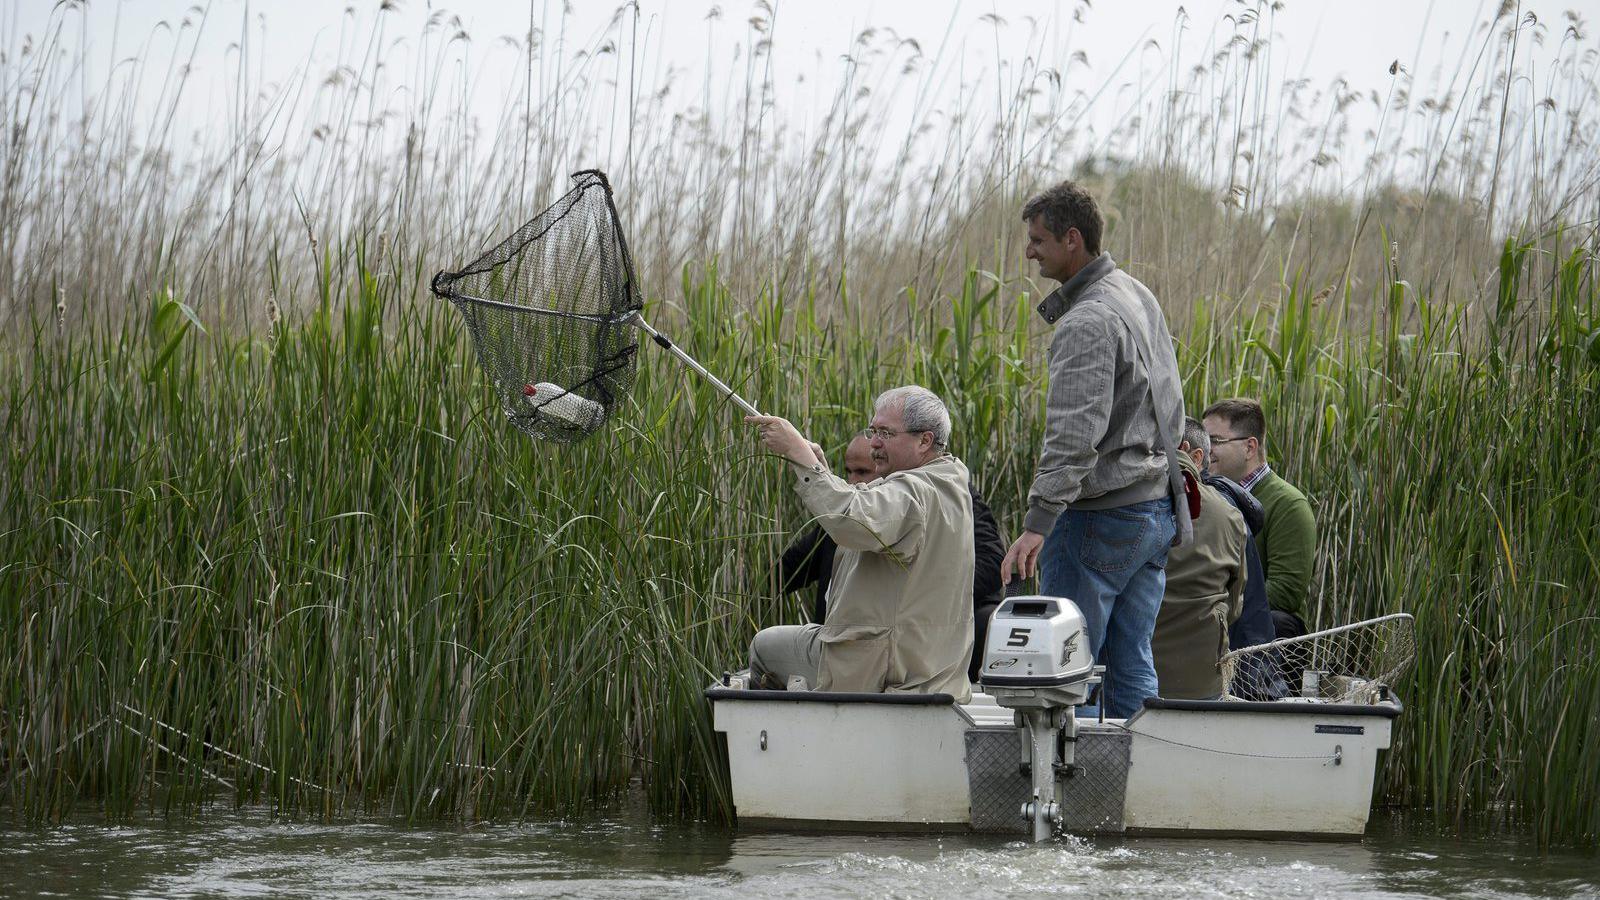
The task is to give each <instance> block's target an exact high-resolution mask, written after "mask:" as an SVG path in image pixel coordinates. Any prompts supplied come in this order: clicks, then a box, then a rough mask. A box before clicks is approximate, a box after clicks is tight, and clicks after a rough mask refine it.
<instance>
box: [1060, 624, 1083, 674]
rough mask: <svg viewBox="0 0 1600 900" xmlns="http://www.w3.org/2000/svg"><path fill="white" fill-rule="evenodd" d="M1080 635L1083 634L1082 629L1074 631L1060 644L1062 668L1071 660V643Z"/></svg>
mask: <svg viewBox="0 0 1600 900" xmlns="http://www.w3.org/2000/svg"><path fill="white" fill-rule="evenodd" d="M1082 633H1083V630H1082V629H1079V630H1077V631H1074V632H1073V633H1072V634H1071V635H1070V636H1068V638H1067V639H1066V640H1064V641H1062V642H1061V665H1062V666H1066V664H1067V663H1068V662H1069V661H1070V660H1071V659H1072V650H1073V647H1072V642H1073V641H1074V640H1076V639H1077V637H1078V635H1080V634H1082Z"/></svg>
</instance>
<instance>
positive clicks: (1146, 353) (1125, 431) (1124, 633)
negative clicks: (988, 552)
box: [1000, 182, 1198, 718]
mask: <svg viewBox="0 0 1600 900" xmlns="http://www.w3.org/2000/svg"><path fill="white" fill-rule="evenodd" d="M1022 219H1023V221H1024V222H1026V223H1028V258H1029V259H1033V260H1037V261H1038V263H1039V274H1040V275H1041V276H1043V277H1045V278H1052V279H1055V280H1057V281H1059V282H1061V287H1059V288H1057V289H1056V291H1055V292H1054V293H1052V294H1051V295H1050V296H1048V297H1046V298H1045V299H1044V302H1042V303H1040V304H1039V306H1038V311H1039V315H1041V316H1043V317H1044V320H1045V321H1046V322H1049V323H1050V324H1052V325H1053V326H1055V333H1054V334H1053V335H1052V336H1051V338H1050V360H1049V373H1050V389H1049V394H1048V396H1047V399H1046V418H1045V439H1044V448H1043V450H1042V451H1041V452H1040V454H1039V468H1038V471H1037V473H1036V474H1035V476H1034V480H1033V487H1032V489H1030V490H1029V492H1028V512H1027V516H1026V518H1024V520H1023V532H1022V535H1021V537H1019V538H1017V540H1016V541H1015V543H1013V544H1012V545H1011V549H1010V551H1009V552H1008V553H1007V554H1006V559H1005V562H1004V563H1002V564H1001V567H1000V573H1001V577H1002V578H1003V579H1005V580H1006V581H1007V582H1009V581H1010V578H1011V573H1012V572H1013V571H1016V572H1017V574H1019V575H1020V576H1021V577H1023V578H1028V577H1031V576H1032V575H1033V574H1034V572H1035V571H1037V572H1038V573H1039V589H1040V592H1041V593H1043V594H1047V595H1050V596H1054V597H1066V598H1068V599H1070V600H1071V601H1073V603H1075V604H1077V606H1078V608H1079V610H1081V611H1082V613H1083V617H1084V623H1085V626H1086V627H1087V629H1088V632H1089V635H1088V637H1089V646H1090V647H1091V648H1092V652H1093V654H1094V657H1095V660H1096V661H1097V662H1100V663H1102V664H1104V665H1105V666H1106V684H1105V687H1104V689H1103V698H1102V699H1103V703H1104V706H1105V710H1106V714H1107V715H1108V716H1110V717H1112V718H1127V717H1129V716H1131V715H1133V714H1134V713H1135V712H1137V711H1138V710H1139V709H1140V708H1141V707H1142V706H1143V705H1144V700H1145V698H1146V697H1154V696H1156V695H1157V683H1156V670H1155V663H1154V660H1153V658H1152V656H1151V653H1150V635H1151V633H1152V632H1153V631H1154V630H1155V623H1156V614H1157V613H1158V612H1159V610H1160V608H1161V596H1162V593H1163V592H1164V591H1165V589H1166V571H1165V569H1166V564H1167V550H1168V548H1169V547H1171V546H1173V545H1174V544H1176V543H1179V542H1180V541H1185V540H1188V539H1189V535H1190V534H1192V526H1191V523H1190V512H1191V508H1190V506H1189V504H1188V502H1186V501H1185V488H1184V475H1183V472H1182V469H1181V468H1180V466H1179V463H1178V441H1179V439H1180V437H1181V435H1182V433H1183V390H1182V385H1181V383H1180V381H1179V378H1178V362H1177V357H1176V355H1175V354H1174V353H1173V349H1172V336H1171V334H1169V333H1168V331H1167V324H1166V319H1165V318H1164V316H1163V315H1162V312H1161V308H1160V306H1158V305H1157V304H1156V300H1155V297H1154V296H1153V295H1151V293H1150V291H1149V289H1148V288H1146V287H1145V286H1144V285H1143V284H1140V283H1139V282H1138V281H1137V280H1136V279H1134V278H1133V277H1132V276H1130V275H1129V274H1128V273H1126V272H1124V271H1122V270H1121V269H1119V268H1117V264H1116V263H1115V262H1113V261H1112V259H1111V255H1110V254H1109V253H1102V252H1101V250H1100V233H1101V231H1102V229H1103V225H1104V223H1103V220H1102V218H1101V216H1100V210H1099V208H1098V207H1097V206H1096V205H1095V202H1094V198H1093V197H1091V196H1090V195H1089V193H1088V192H1087V191H1085V190H1084V189H1083V188H1081V187H1079V186H1078V185H1076V184H1073V183H1072V182H1064V183H1062V184H1060V185H1057V186H1056V187H1053V188H1051V189H1049V190H1047V191H1045V192H1044V193H1042V194H1040V195H1038V196H1037V197H1034V198H1033V199H1032V200H1029V201H1028V203H1027V205H1025V206H1024V207H1023V209H1022ZM1197 496H1198V495H1197ZM1089 711H1092V710H1089Z"/></svg>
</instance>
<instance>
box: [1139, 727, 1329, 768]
mask: <svg viewBox="0 0 1600 900" xmlns="http://www.w3.org/2000/svg"><path fill="white" fill-rule="evenodd" d="M1116 727H1118V728H1121V729H1122V730H1123V731H1126V732H1127V733H1128V734H1131V735H1138V736H1139V737H1143V738H1149V739H1150V740H1152V741H1160V742H1161V743H1163V744H1171V745H1173V746H1174V747H1183V748H1185V749H1188V750H1199V751H1201V752H1202V753H1220V754H1222V755H1223V756H1244V757H1248V758H1250V759H1319V760H1322V761H1323V762H1324V763H1329V762H1339V761H1340V760H1342V759H1343V757H1344V754H1343V753H1342V752H1341V751H1340V750H1339V749H1338V748H1337V747H1335V749H1334V750H1333V752H1331V753H1322V754H1313V755H1310V756H1289V755H1284V754H1279V753H1245V752H1244V751H1242V750H1221V749H1218V748H1216V747H1201V746H1200V745H1198V744H1185V743H1184V742H1183V741H1175V740H1173V739H1172V738H1164V737H1160V736H1158V735H1154V734H1151V733H1150V732H1148V731H1134V730H1133V729H1132V728H1129V727H1128V726H1126V725H1118V726H1116Z"/></svg>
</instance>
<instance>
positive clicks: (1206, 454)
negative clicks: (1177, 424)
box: [1183, 416, 1211, 471]
mask: <svg viewBox="0 0 1600 900" xmlns="http://www.w3.org/2000/svg"><path fill="white" fill-rule="evenodd" d="M1183 442H1184V443H1185V444H1188V445H1189V446H1190V447H1191V448H1195V449H1198V450H1199V451H1200V469H1201V471H1205V470H1207V469H1210V468H1211V435H1210V433H1208V432H1207V431H1206V427H1205V426H1204V425H1201V424H1200V420H1199V419H1196V418H1195V417H1194V416H1184V417H1183Z"/></svg>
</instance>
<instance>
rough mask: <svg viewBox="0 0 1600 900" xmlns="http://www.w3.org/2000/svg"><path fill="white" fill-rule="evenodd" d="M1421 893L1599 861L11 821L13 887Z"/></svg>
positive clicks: (1289, 845)
mask: <svg viewBox="0 0 1600 900" xmlns="http://www.w3.org/2000/svg"><path fill="white" fill-rule="evenodd" d="M1040 893H1061V894H1071V895H1075V896H1084V897H1098V896H1119V897H1120V896H1149V897H1197V896H1198V897H1204V896H1214V897H1236V896H1238V897H1243V896H1253V897H1268V898H1271V900H1281V898H1294V897H1326V896H1331V895H1339V896H1356V897H1422V896H1430V897H1432V896H1475V897H1482V896H1489V897H1512V896H1540V897H1556V896H1578V895H1594V894H1596V893H1600V862H1597V860H1596V859H1595V858H1593V857H1590V856H1585V855H1581V854H1572V853H1568V854H1560V853H1557V854H1552V855H1550V856H1543V857H1541V856H1538V855H1536V854H1534V853H1532V852H1531V851H1530V850H1528V849H1527V848H1525V847H1521V846H1519V845H1518V844H1517V843H1516V842H1514V841H1507V840H1506V839H1504V838H1495V839H1487V838H1484V839H1474V840H1465V841H1456V840H1448V839H1442V838H1436V837H1432V836H1429V835H1427V834H1425V833H1423V832H1419V831H1417V830H1414V829H1406V828H1403V827H1400V826H1397V825H1396V824H1394V823H1385V822H1378V823H1376V824H1375V826H1374V828H1373V829H1372V832H1371V833H1370V834H1369V836H1368V837H1367V839H1366V840H1364V841H1362V842H1360V843H1302V842H1289V841H1284V842H1267V841H1241V840H1230V839H1220V838H1210V839H1188V840H1179V839H1137V838H1130V839H1095V840H1086V839H1079V838H1066V839H1063V840H1060V841H1058V842H1056V843H1054V844H1050V845H1046V846H1038V847H1036V846H1032V845H1029V844H1024V843H1020V842H1008V841H1006V840H1004V839H1003V838H1000V837H994V836H983V835H968V834H956V835H849V834H811V833H783V832H764V833H763V832H757V833H738V832H730V831H726V830H723V829H715V828H706V827H700V826H693V825H689V826H678V825H674V826H666V825H656V824H652V823H650V822H648V821H643V820H641V819H640V818H638V817H628V818H623V819H615V820H604V821H594V820H591V821H584V822H576V823H567V822H541V823H531V824H523V825H495V826H484V827H479V828H462V829H443V828H430V829H421V828H406V827H403V826H399V825H391V824H382V823H370V822H369V823H359V824H342V825H307V824H292V823H283V822H276V821H274V820H273V819H271V817H270V816H268V815H266V814H265V813H263V812H260V811H249V810H246V811H243V812H240V813H227V814H220V813H219V814H213V815H208V816H206V817H205V818H204V820H203V821H201V822H197V823H187V824H181V825H170V826H169V825H159V824H157V825H142V826H138V827H102V826H97V825H72V826H68V827H64V828H57V829H51V830H11V831H6V832H0V896H5V897H14V896H15V897H24V896H59V897H78V896H86V895H99V896H111V897H127V898H145V897H163V898H165V897H265V896H273V897H317V898H324V897H333V898H340V897H366V896H372V895H374V894H386V895H393V896H400V897H488V896H494V897H503V896H527V897H551V896H594V897H627V898H630V900H636V898H640V897H645V896H649V897H655V896H694V897H701V896H712V897H716V896H727V897H735V896H737V897H752V896H763V897H765V896H771V897H805V898H816V897H878V896H883V895H893V896H916V897H941V896H942V897H968V896H974V895H984V896H996V897H1000V896H1024V895H1037V894H1040Z"/></svg>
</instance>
